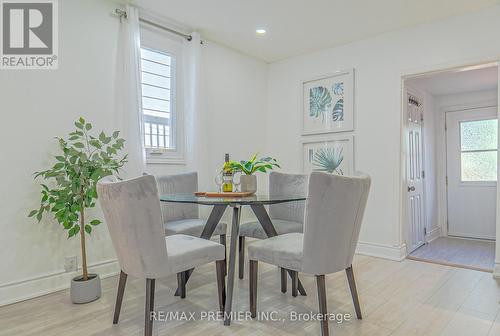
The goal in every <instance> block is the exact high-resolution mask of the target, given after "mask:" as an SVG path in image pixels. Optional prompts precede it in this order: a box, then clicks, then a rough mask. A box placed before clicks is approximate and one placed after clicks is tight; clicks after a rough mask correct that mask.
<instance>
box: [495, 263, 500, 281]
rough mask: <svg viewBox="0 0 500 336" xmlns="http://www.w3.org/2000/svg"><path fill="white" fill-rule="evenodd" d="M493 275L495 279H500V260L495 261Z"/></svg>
mask: <svg viewBox="0 0 500 336" xmlns="http://www.w3.org/2000/svg"><path fill="white" fill-rule="evenodd" d="M493 277H494V278H495V279H500V261H495V267H494V269H493Z"/></svg>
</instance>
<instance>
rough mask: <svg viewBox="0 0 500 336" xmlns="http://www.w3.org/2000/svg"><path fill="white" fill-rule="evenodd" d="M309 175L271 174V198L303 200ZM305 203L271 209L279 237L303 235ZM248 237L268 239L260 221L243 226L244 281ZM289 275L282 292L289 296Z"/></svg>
mask: <svg viewBox="0 0 500 336" xmlns="http://www.w3.org/2000/svg"><path fill="white" fill-rule="evenodd" d="M308 179H309V176H308V175H304V174H285V173H279V172H271V173H270V174H269V194H270V195H272V196H279V195H287V196H304V195H306V194H307V181H308ZM304 207H305V204H304V202H289V203H282V204H273V205H270V206H269V217H270V218H271V220H272V222H273V226H274V227H275V229H276V231H277V232H278V235H281V234H285V233H292V232H303V228H304ZM245 237H249V238H257V239H266V238H267V235H266V232H265V231H264V229H263V228H262V225H260V223H259V221H257V220H256V221H251V222H246V223H243V224H241V226H240V237H239V248H238V251H239V258H238V262H239V265H238V275H239V278H240V279H243V274H244V269H245ZM286 279H287V277H286V273H285V272H284V270H282V275H281V291H282V292H283V293H285V292H286Z"/></svg>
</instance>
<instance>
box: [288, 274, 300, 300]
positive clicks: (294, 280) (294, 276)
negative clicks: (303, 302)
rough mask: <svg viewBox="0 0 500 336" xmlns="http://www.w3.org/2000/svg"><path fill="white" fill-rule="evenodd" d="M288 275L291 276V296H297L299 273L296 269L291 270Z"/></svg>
mask: <svg viewBox="0 0 500 336" xmlns="http://www.w3.org/2000/svg"><path fill="white" fill-rule="evenodd" d="M290 276H291V278H292V296H293V297H297V295H298V288H299V286H298V280H299V275H298V272H297V271H292V272H291V273H290Z"/></svg>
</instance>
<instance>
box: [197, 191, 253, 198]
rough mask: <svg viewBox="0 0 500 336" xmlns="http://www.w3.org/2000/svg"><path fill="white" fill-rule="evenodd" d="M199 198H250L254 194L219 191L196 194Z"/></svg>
mask: <svg viewBox="0 0 500 336" xmlns="http://www.w3.org/2000/svg"><path fill="white" fill-rule="evenodd" d="M194 194H195V195H196V196H198V197H249V196H252V195H253V194H254V193H253V192H249V191H238V192H217V191H197V192H195V193H194Z"/></svg>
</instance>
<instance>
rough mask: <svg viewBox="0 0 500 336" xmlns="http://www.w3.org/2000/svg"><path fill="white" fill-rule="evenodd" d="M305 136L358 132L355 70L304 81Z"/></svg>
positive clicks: (303, 128) (303, 116)
mask: <svg viewBox="0 0 500 336" xmlns="http://www.w3.org/2000/svg"><path fill="white" fill-rule="evenodd" d="M301 123H302V135H312V134H326V133H337V132H349V131H354V69H348V70H343V71H337V72H334V73H330V74H326V75H323V76H318V77H314V78H310V79H308V80H304V81H302V115H301Z"/></svg>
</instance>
